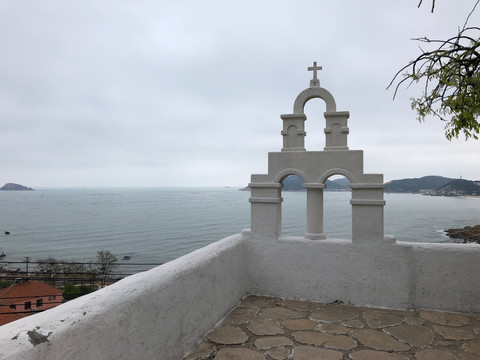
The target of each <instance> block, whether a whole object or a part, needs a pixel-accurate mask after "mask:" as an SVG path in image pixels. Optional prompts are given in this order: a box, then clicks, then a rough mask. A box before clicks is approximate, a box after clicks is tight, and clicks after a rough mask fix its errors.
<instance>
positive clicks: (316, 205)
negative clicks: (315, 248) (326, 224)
mask: <svg viewBox="0 0 480 360" xmlns="http://www.w3.org/2000/svg"><path fill="white" fill-rule="evenodd" d="M303 187H304V188H306V189H307V232H306V233H305V239H310V240H321V239H325V233H324V232H323V189H324V188H325V187H326V186H325V184H313V183H312V184H303Z"/></svg>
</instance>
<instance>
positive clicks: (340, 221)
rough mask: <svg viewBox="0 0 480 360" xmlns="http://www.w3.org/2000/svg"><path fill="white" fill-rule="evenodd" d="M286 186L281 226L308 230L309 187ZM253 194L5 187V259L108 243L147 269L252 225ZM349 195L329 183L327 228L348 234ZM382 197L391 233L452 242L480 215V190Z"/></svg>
mask: <svg viewBox="0 0 480 360" xmlns="http://www.w3.org/2000/svg"><path fill="white" fill-rule="evenodd" d="M282 196H283V199H284V201H283V204H282V234H283V235H298V236H303V234H304V233H305V221H306V220H305V219H306V193H305V192H286V191H284V192H283V193H282ZM249 197H250V192H249V191H240V189H239V188H235V187H171V188H167V187H165V188H91V189H90V188H88V189H53V188H44V189H36V190H35V191H0V254H1V252H4V253H5V254H6V256H5V257H3V258H0V265H2V266H3V267H5V268H8V269H13V268H21V269H23V268H24V264H22V263H20V262H24V261H26V258H28V260H29V261H31V262H35V261H37V260H39V259H44V258H47V257H54V258H56V259H57V260H65V261H78V262H90V261H91V262H95V260H96V255H97V251H98V250H108V251H110V252H112V253H114V254H115V255H116V256H117V258H118V260H119V263H120V264H121V265H122V266H121V268H122V271H121V272H122V273H125V274H129V273H135V272H139V271H143V270H148V269H150V268H152V267H154V266H157V265H159V264H162V263H166V262H168V261H171V260H173V259H176V258H178V257H180V256H182V255H185V254H187V253H189V252H191V251H194V250H196V249H199V248H201V247H204V246H206V245H208V244H210V243H212V242H215V241H218V240H220V239H222V238H224V237H226V236H229V235H232V234H237V233H240V232H241V231H242V229H246V228H249V227H250V204H249V201H248V199H249ZM350 198H351V193H350V192H340V191H326V192H325V194H324V230H325V233H326V235H327V238H343V239H345V238H346V239H349V238H351V236H352V235H351V205H350ZM385 200H386V206H385V215H384V218H385V234H387V235H390V234H391V235H394V236H395V238H396V239H397V241H411V242H453V241H454V240H452V239H450V238H449V237H447V236H446V235H445V233H444V230H445V229H448V228H459V227H464V226H467V225H476V224H479V223H480V198H472V197H441V196H424V195H420V194H399V193H392V194H388V193H387V194H385ZM6 232H9V234H6ZM31 266H33V264H32V265H31Z"/></svg>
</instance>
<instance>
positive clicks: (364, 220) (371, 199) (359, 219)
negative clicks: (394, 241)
mask: <svg viewBox="0 0 480 360" xmlns="http://www.w3.org/2000/svg"><path fill="white" fill-rule="evenodd" d="M383 187H384V185H383V183H377V184H375V183H373V184H368V183H367V184H350V188H351V189H352V200H350V204H352V241H353V242H354V243H365V242H377V241H380V242H381V241H384V237H385V236H384V232H383V231H384V229H383V208H384V206H385V200H383Z"/></svg>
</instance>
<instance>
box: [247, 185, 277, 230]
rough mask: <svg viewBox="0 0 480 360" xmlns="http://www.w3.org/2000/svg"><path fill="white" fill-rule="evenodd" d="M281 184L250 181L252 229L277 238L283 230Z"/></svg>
mask: <svg viewBox="0 0 480 360" xmlns="http://www.w3.org/2000/svg"><path fill="white" fill-rule="evenodd" d="M281 187H282V185H281V184H278V183H250V189H251V197H250V199H249V201H250V204H251V231H252V232H254V233H256V234H259V235H261V236H263V237H267V238H273V239H277V238H278V237H279V236H280V234H281V230H282V197H281Z"/></svg>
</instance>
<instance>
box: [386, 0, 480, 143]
mask: <svg viewBox="0 0 480 360" xmlns="http://www.w3.org/2000/svg"><path fill="white" fill-rule="evenodd" d="M479 2H480V0H477V1H476V3H475V6H474V7H473V10H472V11H471V12H470V14H469V15H468V17H467V20H466V21H465V24H464V26H463V28H462V29H461V30H459V32H458V34H457V35H456V36H453V37H451V38H449V39H447V40H435V39H429V38H426V37H423V38H417V39H415V40H417V41H419V42H422V43H425V44H429V45H433V50H430V51H425V50H423V49H422V53H421V55H420V56H418V57H417V58H416V59H415V60H412V61H410V62H409V63H408V64H407V65H405V66H404V67H403V68H401V69H400V70H399V71H398V72H397V74H396V75H395V77H394V78H393V79H392V81H391V82H390V85H389V86H388V87H391V86H392V85H393V84H394V83H395V82H397V79H401V80H398V82H397V84H396V86H395V93H394V98H395V96H396V94H397V91H398V88H399V87H400V85H402V84H403V83H405V82H407V83H409V84H411V83H422V87H423V91H422V94H421V96H420V97H415V98H412V99H411V106H412V109H413V110H415V111H416V112H417V119H418V120H419V121H420V122H423V121H425V118H426V117H427V116H428V115H433V116H434V117H437V118H439V119H440V120H442V121H445V122H446V125H445V136H446V138H447V139H448V140H451V139H452V138H458V136H459V135H460V134H461V133H463V135H465V139H466V140H467V139H469V138H474V139H476V140H478V134H479V132H480V123H479V122H478V117H479V115H480V71H479V70H480V49H479V47H480V28H478V27H467V23H468V20H469V18H470V16H471V15H472V13H473V12H474V11H475V8H476V6H477V5H478V3H479ZM421 3H422V1H420V3H419V6H420V5H421ZM434 8H435V0H433V1H432V12H433V10H434Z"/></svg>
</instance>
